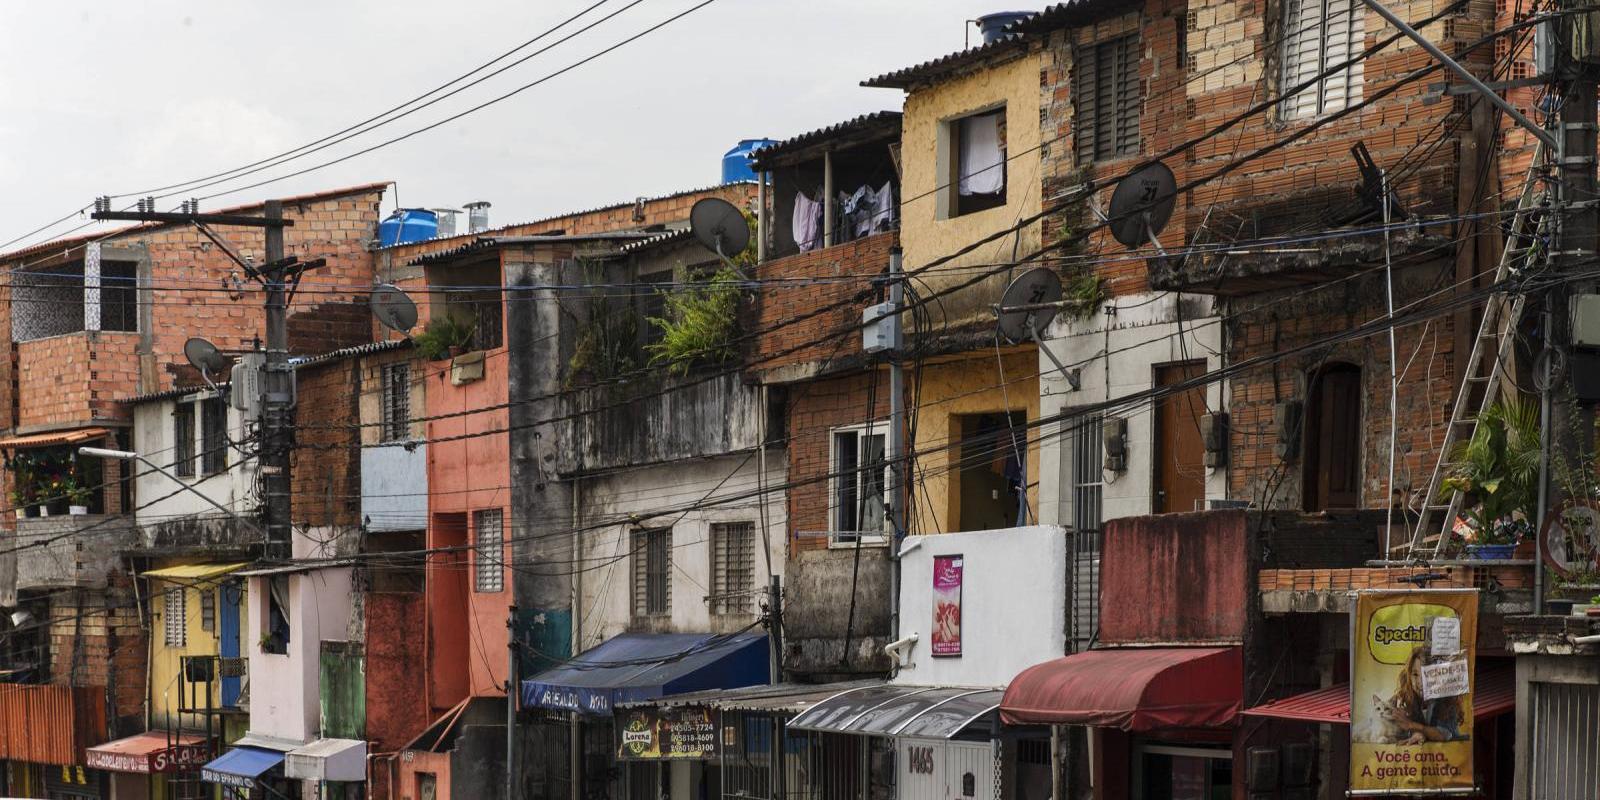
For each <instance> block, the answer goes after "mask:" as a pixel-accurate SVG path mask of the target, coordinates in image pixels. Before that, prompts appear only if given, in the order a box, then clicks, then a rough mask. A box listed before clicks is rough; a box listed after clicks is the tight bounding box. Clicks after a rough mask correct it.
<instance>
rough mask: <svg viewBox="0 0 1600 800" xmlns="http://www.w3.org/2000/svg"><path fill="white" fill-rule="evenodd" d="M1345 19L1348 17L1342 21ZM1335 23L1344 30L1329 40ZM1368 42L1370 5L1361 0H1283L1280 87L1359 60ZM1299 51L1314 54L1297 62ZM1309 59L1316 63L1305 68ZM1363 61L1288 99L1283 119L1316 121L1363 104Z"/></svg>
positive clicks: (1283, 87)
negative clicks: (1337, 95)
mask: <svg viewBox="0 0 1600 800" xmlns="http://www.w3.org/2000/svg"><path fill="white" fill-rule="evenodd" d="M1312 11H1315V12H1316V15H1317V16H1316V19H1317V21H1316V22H1314V23H1313V22H1310V21H1309V20H1310V13H1311V12H1312ZM1341 15H1348V17H1347V18H1346V19H1344V20H1342V21H1341V20H1340V19H1339V17H1340V16H1341ZM1335 22H1338V23H1339V25H1338V27H1340V28H1341V29H1342V32H1341V34H1340V36H1339V37H1338V39H1337V40H1330V38H1329V36H1328V28H1329V27H1330V25H1331V24H1333V23H1335ZM1365 38H1366V5H1365V4H1363V3H1362V2H1361V0H1284V8H1283V45H1282V50H1281V51H1280V52H1279V58H1280V60H1281V61H1282V64H1281V65H1280V67H1279V77H1280V79H1281V81H1282V86H1281V87H1280V88H1281V89H1283V90H1284V91H1287V90H1288V89H1289V88H1290V87H1293V86H1296V85H1298V84H1300V83H1301V82H1303V81H1305V80H1307V79H1309V78H1310V77H1311V76H1312V75H1317V74H1320V73H1321V72H1322V71H1323V70H1325V69H1327V68H1328V67H1330V66H1332V65H1334V64H1338V63H1341V62H1344V61H1346V60H1348V59H1350V58H1352V57H1354V56H1356V55H1357V54H1359V53H1360V52H1361V51H1362V50H1363V49H1364V45H1363V42H1364V41H1365ZM1296 49H1300V50H1302V51H1304V50H1312V51H1314V52H1315V56H1310V55H1307V56H1305V57H1304V58H1295V56H1294V51H1295V50H1296ZM1306 60H1310V61H1311V62H1312V63H1310V64H1306V63H1305V61H1306ZM1363 63H1364V62H1362V61H1360V60H1357V61H1356V62H1355V63H1353V64H1351V65H1350V66H1349V67H1348V68H1346V69H1345V70H1343V71H1341V72H1336V73H1334V74H1332V75H1329V76H1327V77H1325V78H1323V79H1321V80H1319V81H1317V82H1316V83H1314V84H1312V85H1311V86H1309V87H1306V89H1305V90H1304V91H1302V92H1300V93H1298V94H1294V95H1289V96H1286V97H1284V99H1283V101H1282V102H1281V104H1280V108H1281V114H1282V117H1283V118H1284V119H1285V120H1301V119H1307V120H1309V119H1316V118H1318V117H1323V116H1326V115H1328V114H1332V113H1334V112H1336V111H1341V110H1343V109H1346V108H1349V107H1350V106H1353V105H1355V104H1357V103H1359V102H1361V98H1362V85H1363V82H1364V79H1365V71H1364V69H1363ZM1334 89H1338V90H1340V91H1341V97H1340V98H1339V99H1337V100H1330V99H1329V97H1328V94H1329V92H1330V90H1334Z"/></svg>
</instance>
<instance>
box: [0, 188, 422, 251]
mask: <svg viewBox="0 0 1600 800" xmlns="http://www.w3.org/2000/svg"><path fill="white" fill-rule="evenodd" d="M392 183H394V181H376V182H373V183H362V184H357V185H355V186H344V187H341V188H338V189H328V190H326V191H321V192H309V193H307V194H297V195H293V196H290V197H284V198H281V199H282V201H283V204H284V205H285V206H291V205H296V204H299V203H310V202H314V201H317V200H326V199H328V198H330V197H343V196H345V195H348V194H361V193H364V192H372V191H381V190H383V189H387V188H388V187H389V185H390V184H392ZM264 205H265V203H247V204H245V205H241V206H230V207H228V208H218V209H215V210H213V209H206V210H205V211H204V212H203V213H206V214H245V213H249V212H251V211H259V210H260V209H261V208H262V206H264ZM178 224H180V223H176V222H141V223H138V224H135V225H127V226H124V227H121V228H116V229H114V230H111V231H97V232H94V233H85V234H80V235H78V236H69V237H67V238H64V239H52V240H50V241H48V242H40V243H38V244H35V245H29V246H27V247H24V248H22V249H20V250H13V251H11V252H9V253H4V254H0V262H5V261H10V260H11V259H13V258H17V257H19V256H26V255H30V254H33V253H39V252H44V251H48V250H54V249H56V248H62V249H63V250H71V249H73V248H75V247H76V246H78V245H81V244H84V243H86V242H89V241H91V240H94V239H107V238H114V237H117V236H123V235H125V234H129V233H133V232H135V231H139V230H146V229H148V230H154V229H156V228H162V227H168V226H172V225H178Z"/></svg>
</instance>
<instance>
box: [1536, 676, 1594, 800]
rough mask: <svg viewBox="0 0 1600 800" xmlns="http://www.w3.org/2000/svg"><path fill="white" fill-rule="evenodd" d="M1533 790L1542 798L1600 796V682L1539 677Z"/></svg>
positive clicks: (1580, 799)
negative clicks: (1541, 679)
mask: <svg viewBox="0 0 1600 800" xmlns="http://www.w3.org/2000/svg"><path fill="white" fill-rule="evenodd" d="M1530 688H1531V689H1532V690H1533V731H1532V733H1531V736H1532V739H1531V745H1532V746H1531V747H1529V748H1528V751H1529V753H1530V754H1531V755H1532V758H1533V769H1532V770H1531V772H1532V779H1533V780H1532V783H1533V785H1532V786H1531V787H1530V788H1531V789H1532V792H1531V794H1530V796H1532V797H1538V798H1541V800H1593V798H1595V797H1600V735H1596V733H1595V732H1596V731H1597V730H1600V686H1596V685H1592V684H1589V685H1584V684H1568V683H1534V684H1531V687H1530Z"/></svg>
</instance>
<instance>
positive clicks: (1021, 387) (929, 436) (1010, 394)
mask: <svg viewBox="0 0 1600 800" xmlns="http://www.w3.org/2000/svg"><path fill="white" fill-rule="evenodd" d="M1002 353H1003V354H1004V355H1003V358H1001V359H997V358H996V357H995V351H994V350H992V349H990V350H979V351H975V352H971V353H967V354H964V355H962V356H961V357H960V358H957V359H952V360H948V361H943V362H940V363H937V364H928V365H926V366H924V367H923V369H922V382H921V394H920V397H919V398H918V399H919V401H920V403H921V410H920V411H919V412H918V418H917V430H916V440H915V441H914V442H912V448H913V450H914V452H916V453H917V461H916V474H915V475H914V476H913V479H914V481H915V488H916V497H915V498H914V500H915V502H916V514H915V520H916V524H915V525H914V526H913V530H912V531H911V532H912V533H915V534H924V533H945V532H949V531H952V530H955V529H956V527H957V523H958V522H959V521H960V519H961V504H960V497H959V493H958V492H957V491H956V489H957V486H956V481H955V480H954V478H955V476H954V475H953V474H951V473H947V472H946V471H947V470H949V469H951V467H952V462H953V461H955V460H956V459H957V458H959V454H957V453H954V452H952V450H951V445H952V444H954V443H956V442H958V441H959V440H960V438H961V431H960V427H959V422H960V420H959V419H958V417H959V416H960V415H964V414H987V413H998V412H1004V411H1024V412H1026V415H1027V420H1028V422H1030V423H1032V422H1034V421H1036V420H1038V419H1039V376H1038V373H1039V356H1038V353H1037V351H1036V350H1035V348H1034V347H1033V346H1031V345H1029V346H1026V347H1016V348H1006V349H1005V350H1003V351H1002ZM1002 387H1003V388H1002ZM1046 430H1048V429H1046ZM1039 434H1040V429H1039V428H1037V427H1035V428H1030V429H1028V444H1029V447H1028V453H1027V461H1028V467H1027V470H1028V474H1027V478H1028V483H1029V484H1037V483H1038V481H1039V445H1038V440H1039ZM1028 507H1029V510H1030V511H1031V513H1032V514H1033V516H1034V521H1037V516H1038V513H1039V488H1038V486H1037V485H1033V486H1032V487H1031V488H1029V489H1028Z"/></svg>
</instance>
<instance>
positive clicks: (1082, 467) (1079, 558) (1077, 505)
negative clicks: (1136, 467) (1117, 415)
mask: <svg viewBox="0 0 1600 800" xmlns="http://www.w3.org/2000/svg"><path fill="white" fill-rule="evenodd" d="M1100 423H1101V418H1100V417H1099V416H1098V415H1095V416H1089V417H1083V418H1079V419H1077V420H1076V421H1075V422H1073V423H1071V424H1072V425H1073V427H1072V428H1071V429H1069V431H1068V436H1067V440H1068V443H1069V447H1070V458H1071V459H1072V463H1071V465H1070V469H1069V471H1068V475H1067V479H1068V480H1069V481H1070V482H1071V488H1072V512H1071V513H1072V527H1073V529H1074V532H1073V534H1072V555H1071V558H1072V563H1071V564H1069V565H1068V573H1067V574H1068V575H1069V576H1070V577H1071V580H1072V585H1071V587H1070V592H1069V595H1070V598H1071V603H1072V607H1071V608H1070V609H1069V616H1068V620H1069V623H1070V625H1071V630H1070V631H1069V638H1070V639H1071V642H1072V649H1073V652H1081V651H1083V650H1087V649H1089V646H1090V644H1092V643H1093V642H1094V639H1095V636H1096V635H1097V634H1098V633H1099V630H1100V516H1101V513H1102V510H1101V493H1102V491H1103V489H1104V486H1105V482H1104V477H1103V475H1102V472H1101V466H1102V460H1101V458H1102V455H1103V444H1102V442H1101V436H1100Z"/></svg>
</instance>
